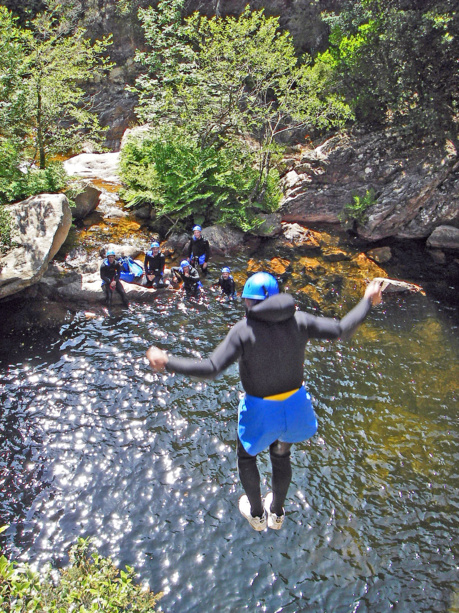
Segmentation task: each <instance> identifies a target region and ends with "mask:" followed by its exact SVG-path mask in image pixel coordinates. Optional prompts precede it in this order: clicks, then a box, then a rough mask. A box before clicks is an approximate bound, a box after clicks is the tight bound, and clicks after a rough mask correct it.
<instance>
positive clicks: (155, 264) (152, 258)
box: [144, 251, 166, 287]
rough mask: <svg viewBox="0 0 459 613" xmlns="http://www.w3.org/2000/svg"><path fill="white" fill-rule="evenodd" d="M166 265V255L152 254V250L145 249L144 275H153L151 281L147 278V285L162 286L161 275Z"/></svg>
mask: <svg viewBox="0 0 459 613" xmlns="http://www.w3.org/2000/svg"><path fill="white" fill-rule="evenodd" d="M165 265H166V256H165V255H164V253H161V252H159V253H157V254H156V255H153V251H147V253H146V254H145V261H144V268H145V275H154V279H153V281H149V280H148V279H147V282H146V285H147V287H164V283H163V275H164V267H165Z"/></svg>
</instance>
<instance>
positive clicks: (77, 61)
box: [0, 6, 109, 203]
mask: <svg viewBox="0 0 459 613" xmlns="http://www.w3.org/2000/svg"><path fill="white" fill-rule="evenodd" d="M108 43H109V41H107V40H103V41H99V42H98V41H96V42H94V43H92V42H91V41H90V40H89V39H87V38H85V32H84V30H83V29H81V28H78V27H75V26H74V24H73V22H72V21H71V20H68V19H67V15H66V14H65V13H62V14H61V15H60V16H59V17H57V16H56V14H55V13H54V12H53V11H50V12H47V13H43V14H40V15H38V16H37V17H36V18H35V19H34V20H33V21H32V22H30V23H28V25H27V28H22V27H19V26H18V25H17V19H16V18H15V17H14V16H13V15H12V13H10V12H9V11H8V10H7V9H6V8H4V7H1V6H0V48H1V50H2V53H1V54H0V102H1V104H0V203H5V202H12V201H15V200H19V199H21V198H24V197H26V196H29V195H32V194H36V193H39V192H43V191H57V190H59V189H61V188H62V187H63V184H64V173H63V170H62V166H60V167H59V166H58V165H57V164H56V163H53V162H51V163H50V162H49V159H50V156H54V155H56V154H60V153H64V152H66V151H69V150H78V148H79V147H81V144H82V142H83V140H84V141H85V142H93V143H95V144H97V143H99V142H100V141H101V139H102V137H103V132H104V130H103V129H101V128H100V126H99V124H98V120H97V115H96V114H95V113H94V112H93V109H92V101H91V99H90V98H89V97H88V96H87V95H86V93H85V91H84V90H83V87H82V85H83V83H85V82H87V81H89V80H91V79H93V78H98V77H100V76H101V75H103V73H104V71H105V70H106V69H107V67H108V64H107V63H106V60H105V59H104V57H103V56H102V54H103V52H104V51H105V49H106V47H107V44H108ZM37 166H38V167H39V169H40V170H37V168H36V167H37Z"/></svg>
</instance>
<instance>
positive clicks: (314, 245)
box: [281, 223, 320, 249]
mask: <svg viewBox="0 0 459 613" xmlns="http://www.w3.org/2000/svg"><path fill="white" fill-rule="evenodd" d="M318 237H319V234H318V233H316V232H313V231H312V230H308V229H307V228H304V227H303V226H300V225H299V224H297V223H282V237H281V238H282V240H283V242H284V244H285V246H286V247H302V248H306V249H319V248H320V244H319V238H318Z"/></svg>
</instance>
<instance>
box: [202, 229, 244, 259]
mask: <svg viewBox="0 0 459 613" xmlns="http://www.w3.org/2000/svg"><path fill="white" fill-rule="evenodd" d="M202 235H203V237H204V238H205V239H206V240H208V241H209V244H210V252H211V254H220V255H223V254H226V253H229V252H231V251H233V250H234V249H237V248H238V247H240V246H241V245H242V244H243V243H244V233H243V232H242V231H241V230H237V229H236V228H231V227H230V226H208V227H207V228H204V229H203V231H202Z"/></svg>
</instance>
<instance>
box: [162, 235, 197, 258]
mask: <svg viewBox="0 0 459 613" xmlns="http://www.w3.org/2000/svg"><path fill="white" fill-rule="evenodd" d="M190 239H191V237H190V235H189V234H186V233H185V232H183V233H182V234H171V235H170V236H169V238H168V239H167V240H166V241H165V242H164V243H162V244H161V250H162V251H163V253H164V254H165V255H173V254H175V253H177V254H182V255H184V254H185V250H186V247H187V246H188V244H189V242H190Z"/></svg>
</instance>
